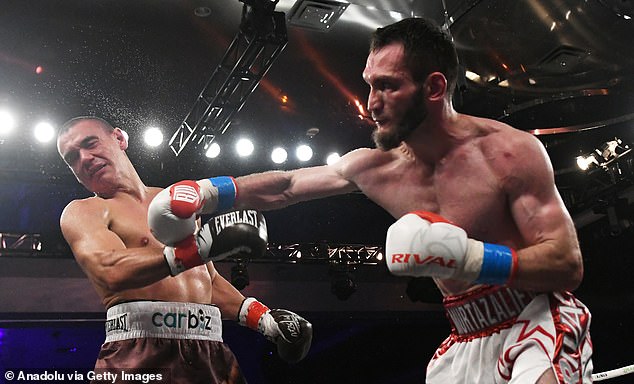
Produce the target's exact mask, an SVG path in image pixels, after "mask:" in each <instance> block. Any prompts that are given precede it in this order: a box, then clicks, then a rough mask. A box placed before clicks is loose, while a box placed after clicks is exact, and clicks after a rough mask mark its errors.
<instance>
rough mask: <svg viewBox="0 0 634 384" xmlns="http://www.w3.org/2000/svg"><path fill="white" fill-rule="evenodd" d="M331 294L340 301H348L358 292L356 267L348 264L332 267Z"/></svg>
mask: <svg viewBox="0 0 634 384" xmlns="http://www.w3.org/2000/svg"><path fill="white" fill-rule="evenodd" d="M329 272H330V277H331V280H330V292H332V294H334V295H335V296H337V298H338V299H339V300H348V299H349V298H350V296H352V294H353V293H355V292H356V291H357V283H356V282H355V279H354V274H353V272H354V267H353V266H349V265H346V264H333V265H331V267H330V271H329Z"/></svg>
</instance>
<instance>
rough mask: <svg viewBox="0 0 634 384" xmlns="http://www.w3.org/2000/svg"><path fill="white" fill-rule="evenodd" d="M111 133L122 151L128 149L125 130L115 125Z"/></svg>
mask: <svg viewBox="0 0 634 384" xmlns="http://www.w3.org/2000/svg"><path fill="white" fill-rule="evenodd" d="M112 134H113V135H114V137H115V139H116V140H117V142H118V143H119V148H121V150H122V151H125V150H126V149H128V134H127V132H126V131H124V130H122V129H121V128H119V127H117V128H115V129H114V130H113V131H112Z"/></svg>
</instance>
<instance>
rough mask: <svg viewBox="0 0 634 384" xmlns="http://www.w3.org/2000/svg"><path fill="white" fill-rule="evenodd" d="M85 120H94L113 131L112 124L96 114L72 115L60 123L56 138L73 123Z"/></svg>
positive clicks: (107, 129)
mask: <svg viewBox="0 0 634 384" xmlns="http://www.w3.org/2000/svg"><path fill="white" fill-rule="evenodd" d="M86 120H93V121H96V122H97V123H98V125H99V126H101V127H102V128H103V129H104V130H105V131H107V132H112V131H114V127H113V126H112V124H110V123H109V122H107V121H106V120H104V119H102V118H101V117H97V116H77V117H73V118H72V119H70V120H68V121H67V122H65V123H64V124H63V125H62V127H61V128H60V129H59V131H57V138H58V139H59V138H60V136H62V135H63V134H64V133H66V132H68V130H70V129H71V128H72V127H74V126H75V125H77V124H79V123H81V122H82V121H86Z"/></svg>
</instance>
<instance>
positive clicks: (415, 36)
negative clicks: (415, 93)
mask: <svg viewBox="0 0 634 384" xmlns="http://www.w3.org/2000/svg"><path fill="white" fill-rule="evenodd" d="M394 42H400V43H402V44H403V48H404V50H405V59H406V60H407V66H408V67H409V69H410V70H411V72H412V76H413V77H414V80H417V81H422V80H424V79H425V78H426V77H427V76H428V75H429V74H430V73H432V72H441V73H443V74H444V75H445V77H446V78H447V93H448V94H449V96H451V95H452V94H453V91H454V89H455V87H456V78H457V76H458V54H457V52H456V47H455V45H454V43H453V41H452V38H451V36H450V35H449V33H448V32H446V31H445V30H443V29H442V28H440V27H439V26H438V25H437V24H436V23H434V22H433V21H431V20H428V19H423V18H418V17H412V18H407V19H403V20H401V21H399V22H396V23H394V24H390V25H388V26H386V27H383V28H378V29H377V30H376V31H374V33H373V34H372V38H371V41H370V52H374V51H376V50H378V49H380V48H383V47H385V46H386V45H389V44H391V43H394Z"/></svg>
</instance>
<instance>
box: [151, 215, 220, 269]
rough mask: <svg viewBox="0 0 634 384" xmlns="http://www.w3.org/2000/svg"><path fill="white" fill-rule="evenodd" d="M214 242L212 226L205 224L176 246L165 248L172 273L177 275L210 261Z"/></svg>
mask: <svg viewBox="0 0 634 384" xmlns="http://www.w3.org/2000/svg"><path fill="white" fill-rule="evenodd" d="M212 242H213V239H212V235H211V230H210V226H209V225H207V224H205V225H203V226H202V228H200V230H199V231H198V232H197V233H195V234H190V235H188V236H186V237H185V238H184V239H182V240H180V241H178V242H176V243H175V244H174V246H166V247H165V248H163V256H165V260H166V261H167V265H168V266H169V268H170V274H171V275H172V276H176V275H178V274H179V273H181V272H183V271H185V270H187V269H189V268H193V267H197V266H199V265H202V264H205V263H206V262H208V261H210V260H211V258H210V250H211V244H212Z"/></svg>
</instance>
